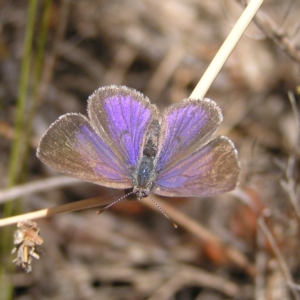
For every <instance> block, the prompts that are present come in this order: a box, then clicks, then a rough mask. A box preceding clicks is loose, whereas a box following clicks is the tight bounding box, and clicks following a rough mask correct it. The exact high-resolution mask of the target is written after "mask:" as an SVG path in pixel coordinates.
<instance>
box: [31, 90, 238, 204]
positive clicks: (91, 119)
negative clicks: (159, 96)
mask: <svg viewBox="0 0 300 300" xmlns="http://www.w3.org/2000/svg"><path fill="white" fill-rule="evenodd" d="M87 112H88V118H87V117H86V116H84V115H82V114H77V113H68V114H65V115H63V116H61V117H60V118H59V119H58V120H57V121H56V122H54V123H53V124H52V125H51V126H50V128H49V129H48V131H46V133H45V134H44V136H43V137H42V139H41V141H40V144H39V146H38V149H37V156H38V157H39V158H40V160H41V161H42V162H44V163H45V164H47V165H48V166H50V167H52V168H54V169H56V170H58V171H60V172H61V173H64V174H65V175H69V176H73V177H76V178H79V179H82V180H85V181H88V182H92V183H95V184H99V185H102V186H105V187H110V188H115V189H129V188H132V189H133V194H135V195H136V198H137V200H141V199H142V198H145V197H147V196H148V195H149V193H150V191H152V192H153V193H155V194H158V195H162V196H169V197H176V196H179V197H205V196H212V195H216V194H220V193H223V192H227V191H230V190H232V189H234V188H235V186H236V184H237V182H238V178H239V173H240V165H239V160H238V156H237V151H236V148H235V147H234V145H233V143H232V142H231V141H230V140H229V139H228V138H226V137H223V136H220V137H216V138H213V136H214V134H215V132H216V130H217V128H218V126H219V124H220V123H221V122H222V119H223V117H222V113H221V110H220V108H219V107H218V105H217V104H216V103H215V102H214V101H212V100H210V99H207V98H204V99H185V100H183V101H182V102H180V103H177V104H174V105H172V106H170V107H169V108H167V109H166V110H165V112H164V113H163V114H161V113H160V112H159V111H158V109H157V107H156V106H155V105H153V104H151V103H150V101H149V99H148V98H147V97H146V96H144V95H143V94H141V93H140V92H138V91H136V90H134V89H131V88H128V87H125V86H114V85H112V86H107V87H101V88H99V89H98V90H96V91H95V92H94V93H93V94H92V95H91V96H90V97H89V98H88V109H87Z"/></svg>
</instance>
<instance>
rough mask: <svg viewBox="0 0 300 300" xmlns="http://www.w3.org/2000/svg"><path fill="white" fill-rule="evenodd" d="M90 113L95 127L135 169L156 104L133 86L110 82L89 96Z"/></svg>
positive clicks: (115, 151) (125, 161)
mask: <svg viewBox="0 0 300 300" xmlns="http://www.w3.org/2000/svg"><path fill="white" fill-rule="evenodd" d="M88 114H89V117H90V119H91V124H92V126H93V128H94V129H95V130H96V131H97V133H98V134H99V135H100V136H105V137H106V140H107V141H108V144H109V146H110V148H111V149H113V150H114V153H116V155H117V156H118V157H120V159H121V160H122V161H123V162H124V164H125V165H127V168H128V169H129V170H131V173H132V172H133V170H134V169H135V168H136V167H137V165H138V162H139V160H140V158H141V156H142V150H143V146H144V140H145V137H146V133H147V131H148V128H149V126H150V123H151V122H152V120H153V118H154V117H155V116H156V115H157V108H156V106H155V105H152V104H150V102H149V100H148V98H146V97H145V96H144V95H143V94H141V93H139V92H138V91H136V90H134V89H129V88H127V87H125V86H121V87H117V86H110V87H104V88H100V89H98V90H97V91H95V92H94V94H93V95H91V96H90V98H89V101H88Z"/></svg>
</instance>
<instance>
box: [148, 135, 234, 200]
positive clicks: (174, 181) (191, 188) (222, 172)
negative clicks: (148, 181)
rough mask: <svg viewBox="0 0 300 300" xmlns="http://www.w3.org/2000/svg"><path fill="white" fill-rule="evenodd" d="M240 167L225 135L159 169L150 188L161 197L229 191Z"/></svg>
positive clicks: (206, 194)
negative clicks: (176, 161) (169, 165)
mask: <svg viewBox="0 0 300 300" xmlns="http://www.w3.org/2000/svg"><path fill="white" fill-rule="evenodd" d="M239 173H240V166H239V162H238V158H237V152H236V150H235V147H234V145H233V144H232V142H231V141H230V140H229V139H227V138H226V137H218V138H216V139H214V140H212V141H211V142H209V143H208V144H207V145H206V146H204V147H202V148H200V149H199V150H198V151H196V152H195V153H193V154H192V155H190V156H188V157H186V158H185V159H183V160H181V161H179V162H178V163H175V164H173V165H172V166H171V167H166V168H165V169H164V170H162V171H161V172H160V173H159V174H158V176H157V178H156V181H155V183H154V185H153V188H152V191H153V192H154V193H156V194H159V195H163V196H169V197H171V196H181V197H192V196H194V197H205V196H212V195H216V194H220V193H224V192H227V191H230V190H232V189H233V188H234V187H235V186H236V184H237V182H238V177H239Z"/></svg>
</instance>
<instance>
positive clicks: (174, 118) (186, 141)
mask: <svg viewBox="0 0 300 300" xmlns="http://www.w3.org/2000/svg"><path fill="white" fill-rule="evenodd" d="M222 119H223V117H222V113H221V110H220V108H219V107H218V106H217V104H216V103H215V102H214V101H212V100H210V99H203V100H192V99H186V100H184V101H182V102H181V103H179V104H175V105H173V106H171V107H170V108H168V109H167V110H166V112H165V114H164V118H163V121H162V127H161V128H162V129H161V135H160V141H159V147H158V155H157V157H158V158H157V162H156V170H157V172H158V173H159V172H160V170H164V169H165V168H168V166H170V165H171V164H173V163H174V162H178V161H181V160H182V159H184V158H185V157H187V156H189V155H191V154H192V153H194V152H195V151H197V150H198V149H199V148H201V147H202V146H204V145H205V144H206V143H207V142H208V141H209V140H211V138H212V136H213V134H214V133H215V131H216V129H217V127H218V126H219V124H220V123H221V122H222Z"/></svg>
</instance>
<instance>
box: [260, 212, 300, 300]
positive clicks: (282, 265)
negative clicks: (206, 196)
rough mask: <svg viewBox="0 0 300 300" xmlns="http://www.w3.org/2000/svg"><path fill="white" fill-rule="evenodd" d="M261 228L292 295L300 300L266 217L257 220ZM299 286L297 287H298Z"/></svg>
mask: <svg viewBox="0 0 300 300" xmlns="http://www.w3.org/2000/svg"><path fill="white" fill-rule="evenodd" d="M257 222H258V225H259V228H260V229H261V231H262V232H263V233H264V235H265V237H266V238H267V240H268V242H269V243H270V245H271V247H272V250H273V251H274V254H275V256H276V258H277V261H278V263H279V266H280V268H281V271H282V273H283V276H284V277H285V280H286V283H287V285H288V286H289V288H290V290H291V292H292V294H293V295H294V297H295V299H297V300H299V299H300V295H299V293H298V291H297V289H295V288H294V286H295V285H296V284H295V283H294V280H293V277H292V275H291V273H290V270H289V268H288V266H287V264H286V262H285V259H284V257H283V255H282V254H281V252H280V250H279V248H278V246H277V244H276V241H275V239H274V237H273V235H272V233H271V232H270V230H269V228H268V226H267V225H266V223H265V221H264V217H263V216H260V217H259V218H258V220H257ZM296 286H297V285H296Z"/></svg>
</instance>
